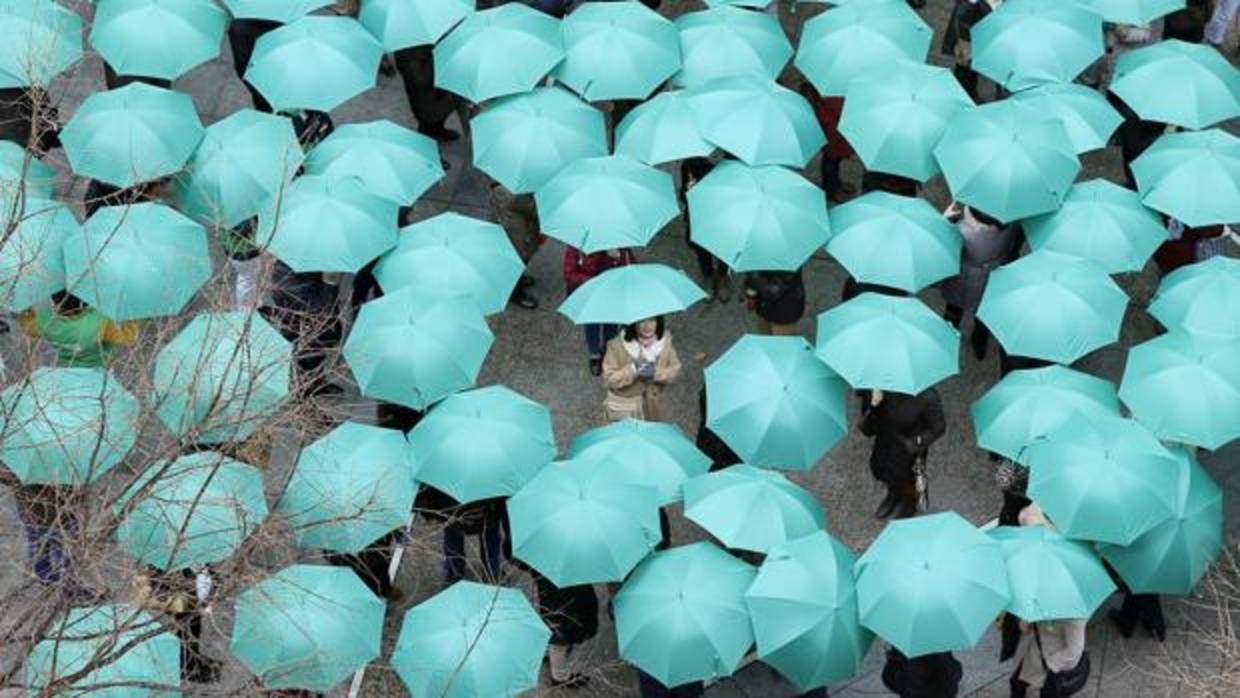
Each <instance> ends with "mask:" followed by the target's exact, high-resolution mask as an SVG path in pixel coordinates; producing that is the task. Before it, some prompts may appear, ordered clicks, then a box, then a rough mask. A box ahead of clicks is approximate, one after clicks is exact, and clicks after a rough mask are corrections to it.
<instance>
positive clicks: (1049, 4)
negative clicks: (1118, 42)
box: [972, 0, 1105, 91]
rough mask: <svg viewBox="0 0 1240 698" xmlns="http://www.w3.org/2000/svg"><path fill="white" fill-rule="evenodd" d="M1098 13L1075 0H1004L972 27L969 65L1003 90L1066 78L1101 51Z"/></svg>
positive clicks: (1087, 64)
mask: <svg viewBox="0 0 1240 698" xmlns="http://www.w3.org/2000/svg"><path fill="white" fill-rule="evenodd" d="M1104 50H1105V46H1103V41H1102V18H1101V17H1099V16H1098V15H1097V14H1095V13H1094V11H1093V10H1091V9H1090V8H1088V7H1084V6H1082V5H1081V4H1079V3H1072V2H1061V0H1009V1H1008V2H1005V3H1003V4H1002V5H1001V6H999V9H997V10H995V11H994V12H991V13H990V14H989V15H987V16H986V17H985V18H984V19H983V20H982V21H980V22H978V23H977V26H975V27H974V28H973V61H972V66H973V69H974V70H976V71H977V72H979V73H981V74H982V75H985V76H986V77H988V78H990V79H991V80H994V81H995V82H996V83H998V84H1000V85H1002V86H1003V87H1005V88H1007V89H1009V90H1013V91H1015V90H1023V89H1026V88H1029V87H1034V86H1037V85H1041V84H1044V83H1048V82H1072V81H1073V80H1074V79H1075V78H1076V76H1077V75H1080V74H1081V71H1083V70H1085V69H1086V68H1088V67H1089V65H1090V64H1091V63H1093V62H1094V61H1095V60H1097V59H1098V58H1099V57H1101V56H1102V54H1103V51H1104Z"/></svg>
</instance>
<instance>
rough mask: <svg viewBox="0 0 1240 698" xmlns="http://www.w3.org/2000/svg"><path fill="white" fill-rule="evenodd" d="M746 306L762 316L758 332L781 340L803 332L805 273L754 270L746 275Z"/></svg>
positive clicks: (759, 317) (759, 318) (798, 271)
mask: <svg viewBox="0 0 1240 698" xmlns="http://www.w3.org/2000/svg"><path fill="white" fill-rule="evenodd" d="M745 306H746V307H747V308H748V309H749V310H752V311H753V312H754V313H755V314H756V315H757V316H758V331H759V332H761V333H762V334H766V335H774V336H777V337H788V336H796V335H799V334H800V333H801V327H800V324H799V323H800V322H801V317H802V316H804V315H805V281H804V280H803V279H802V277H801V270H800V269H797V270H796V271H751V272H749V273H748V274H746V275H745Z"/></svg>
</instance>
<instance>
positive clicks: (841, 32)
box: [796, 2, 934, 96]
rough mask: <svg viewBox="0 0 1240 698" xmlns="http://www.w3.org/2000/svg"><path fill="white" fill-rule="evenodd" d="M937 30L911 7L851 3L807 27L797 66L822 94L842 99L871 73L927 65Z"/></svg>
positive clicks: (837, 8) (836, 8) (820, 17)
mask: <svg viewBox="0 0 1240 698" xmlns="http://www.w3.org/2000/svg"><path fill="white" fill-rule="evenodd" d="M933 37H934V30H932V29H931V28H930V25H928V24H926V23H925V22H924V21H923V20H922V19H921V17H920V16H918V14H917V13H916V12H915V11H913V9H912V8H910V7H909V6H908V5H907V4H904V3H898V2H869V3H867V2H852V3H848V4H846V5H841V6H839V7H834V8H832V9H831V10H829V11H827V12H824V13H823V14H820V15H818V16H817V17H814V18H813V19H811V20H809V21H808V22H806V23H805V27H804V29H803V31H802V34H801V43H800V46H799V47H798V48H797V58H796V67H797V68H799V69H800V71H801V72H802V73H804V74H805V76H806V77H808V78H809V80H810V82H812V83H814V87H815V88H817V90H818V92H819V93H820V94H823V95H828V96H843V95H844V94H845V93H846V92H847V91H848V88H849V83H851V82H852V80H853V78H854V77H856V76H857V75H858V74H860V73H863V72H865V71H866V70H867V69H869V68H874V67H877V66H884V65H890V64H891V63H895V62H898V61H904V60H908V61H913V62H915V63H921V62H924V61H925V60H926V54H927V52H929V50H930V41H931V39H932V38H933Z"/></svg>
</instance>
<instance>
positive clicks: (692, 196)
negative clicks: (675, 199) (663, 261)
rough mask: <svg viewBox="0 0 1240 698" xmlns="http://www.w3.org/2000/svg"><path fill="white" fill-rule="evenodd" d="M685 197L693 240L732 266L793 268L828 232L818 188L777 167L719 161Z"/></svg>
mask: <svg viewBox="0 0 1240 698" xmlns="http://www.w3.org/2000/svg"><path fill="white" fill-rule="evenodd" d="M687 199H688V202H689V221H690V225H689V230H690V236H691V237H692V239H693V242H695V243H697V244H699V245H701V246H702V247H705V248H706V249H707V250H710V252H711V253H712V254H714V255H715V256H716V257H718V258H719V259H721V260H723V262H724V263H725V264H727V265H728V266H729V267H731V268H732V269H733V270H735V271H753V270H771V269H785V270H792V269H799V268H800V267H801V265H803V264H804V263H805V262H806V260H808V259H809V258H810V256H811V255H813V254H814V252H815V251H817V250H818V249H819V248H821V247H822V246H823V244H825V243H826V242H827V240H828V238H829V237H830V235H831V220H830V218H829V217H828V215H827V200H826V197H825V196H824V195H823V193H822V190H821V189H819V188H818V187H817V186H815V185H814V183H813V182H810V181H809V180H808V179H805V177H803V176H801V175H800V174H797V173H796V172H793V171H791V170H788V169H785V168H783V167H775V166H766V167H748V166H746V165H743V164H741V163H739V162H735V161H724V162H721V163H719V164H718V165H716V166H715V168H714V169H712V170H711V171H710V174H708V175H706V176H705V177H703V178H702V181H701V182H698V183H697V184H696V185H694V187H693V188H692V189H690V190H689V194H688V196H687Z"/></svg>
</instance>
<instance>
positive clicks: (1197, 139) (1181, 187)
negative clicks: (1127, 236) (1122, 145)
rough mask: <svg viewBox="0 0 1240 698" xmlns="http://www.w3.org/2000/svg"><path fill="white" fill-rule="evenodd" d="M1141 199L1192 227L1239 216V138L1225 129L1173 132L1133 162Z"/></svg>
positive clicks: (1151, 206)
mask: <svg viewBox="0 0 1240 698" xmlns="http://www.w3.org/2000/svg"><path fill="white" fill-rule="evenodd" d="M1132 172H1133V175H1134V176H1135V177H1136V179H1137V191H1139V192H1141V201H1142V202H1143V203H1144V204H1145V205H1146V206H1149V207H1150V208H1152V209H1155V210H1157V211H1161V212H1162V213H1165V214H1167V215H1168V216H1172V217H1174V218H1176V219H1178V220H1180V221H1182V222H1183V223H1184V224H1185V225H1187V226H1189V227H1193V228H1196V227H1201V226H1207V225H1219V224H1223V225H1225V224H1228V223H1233V222H1235V221H1238V220H1240V138H1236V137H1235V136H1233V135H1231V134H1230V133H1227V132H1226V131H1223V130H1221V129H1216V128H1215V129H1210V130H1208V131H1194V132H1187V133H1169V134H1167V135H1165V136H1162V137H1161V138H1159V139H1158V140H1156V141H1154V144H1153V145H1151V146H1150V147H1149V148H1147V149H1146V150H1145V152H1144V153H1141V156H1140V157H1138V158H1137V159H1136V160H1134V161H1133V162H1132Z"/></svg>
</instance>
